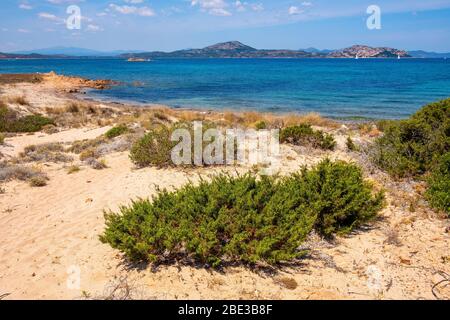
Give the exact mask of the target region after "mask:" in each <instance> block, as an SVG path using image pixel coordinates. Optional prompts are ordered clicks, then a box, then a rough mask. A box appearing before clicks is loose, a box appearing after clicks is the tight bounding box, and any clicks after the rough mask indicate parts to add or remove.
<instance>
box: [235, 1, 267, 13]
mask: <svg viewBox="0 0 450 320" xmlns="http://www.w3.org/2000/svg"><path fill="white" fill-rule="evenodd" d="M234 6H235V8H236V11H238V12H244V11H247V9H250V10H252V11H256V12H259V11H263V10H264V6H263V4H262V3H248V2H242V1H239V0H237V1H236V2H235V3H234Z"/></svg>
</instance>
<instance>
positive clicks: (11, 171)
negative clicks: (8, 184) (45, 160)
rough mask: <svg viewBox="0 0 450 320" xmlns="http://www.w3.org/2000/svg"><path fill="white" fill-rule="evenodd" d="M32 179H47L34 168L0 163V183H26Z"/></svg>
mask: <svg viewBox="0 0 450 320" xmlns="http://www.w3.org/2000/svg"><path fill="white" fill-rule="evenodd" d="M34 177H43V178H47V176H46V175H45V174H44V173H43V172H42V171H41V170H40V169H38V168H36V167H27V166H23V165H18V164H9V163H6V162H1V163H0V181H11V180H19V181H28V180H30V179H31V178H34Z"/></svg>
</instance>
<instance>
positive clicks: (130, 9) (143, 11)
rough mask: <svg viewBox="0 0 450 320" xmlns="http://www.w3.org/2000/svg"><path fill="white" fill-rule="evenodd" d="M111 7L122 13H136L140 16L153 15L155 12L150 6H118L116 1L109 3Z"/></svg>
mask: <svg viewBox="0 0 450 320" xmlns="http://www.w3.org/2000/svg"><path fill="white" fill-rule="evenodd" d="M109 6H110V8H111V9H113V10H115V11H117V12H119V13H121V14H136V15H138V16H143V17H152V16H154V15H156V14H155V12H154V11H153V10H152V9H150V8H149V7H136V6H127V5H124V6H118V5H116V4H114V3H112V4H110V5H109Z"/></svg>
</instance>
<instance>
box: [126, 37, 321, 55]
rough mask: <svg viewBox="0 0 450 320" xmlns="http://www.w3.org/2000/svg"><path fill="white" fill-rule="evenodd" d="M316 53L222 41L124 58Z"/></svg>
mask: <svg viewBox="0 0 450 320" xmlns="http://www.w3.org/2000/svg"><path fill="white" fill-rule="evenodd" d="M318 55H319V54H316V53H309V52H305V51H295V50H258V49H255V48H252V47H250V46H247V45H245V44H242V43H241V42H239V41H230V42H222V43H218V44H215V45H212V46H208V47H205V48H203V49H187V50H178V51H174V52H161V51H156V52H144V53H137V54H136V53H127V54H124V55H121V57H122V58H127V59H128V58H144V59H157V58H310V57H314V56H318Z"/></svg>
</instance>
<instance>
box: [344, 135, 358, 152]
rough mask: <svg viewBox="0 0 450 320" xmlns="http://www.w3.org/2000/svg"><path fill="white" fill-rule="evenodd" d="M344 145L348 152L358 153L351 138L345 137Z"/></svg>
mask: <svg viewBox="0 0 450 320" xmlns="http://www.w3.org/2000/svg"><path fill="white" fill-rule="evenodd" d="M345 145H346V146H347V149H348V150H349V151H358V150H359V147H358V146H357V145H356V144H355V142H354V141H353V139H352V138H350V137H347V141H346V142H345Z"/></svg>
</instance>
